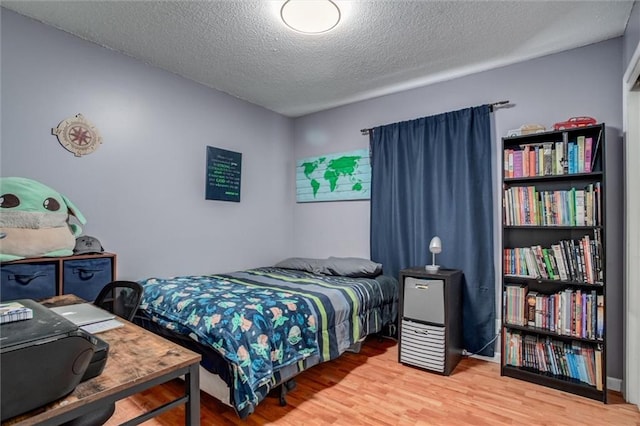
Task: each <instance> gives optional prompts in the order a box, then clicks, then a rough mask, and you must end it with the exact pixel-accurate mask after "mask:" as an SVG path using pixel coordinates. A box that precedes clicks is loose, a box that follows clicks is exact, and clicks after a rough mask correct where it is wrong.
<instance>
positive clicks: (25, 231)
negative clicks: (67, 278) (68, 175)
mask: <svg viewBox="0 0 640 426" xmlns="http://www.w3.org/2000/svg"><path fill="white" fill-rule="evenodd" d="M70 216H75V217H76V219H77V220H78V222H80V223H81V224H82V225H84V224H85V223H86V220H85V218H84V216H83V215H82V213H80V211H79V210H78V208H77V207H76V206H74V205H73V203H72V202H71V201H69V199H67V197H65V196H64V195H62V194H60V193H58V192H57V191H55V190H53V189H51V188H49V187H48V186H46V185H43V184H41V183H40V182H36V181H35V180H32V179H27V178H21V177H2V178H0V261H2V262H6V261H10V260H17V259H24V258H26V257H41V256H47V257H55V256H71V255H72V254H73V248H74V246H75V241H76V236H78V235H80V233H81V232H82V229H81V228H80V226H79V225H76V224H70V223H69V219H70Z"/></svg>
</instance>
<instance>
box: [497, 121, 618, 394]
mask: <svg viewBox="0 0 640 426" xmlns="http://www.w3.org/2000/svg"><path fill="white" fill-rule="evenodd" d="M604 144H605V125H604V124H597V125H593V126H588V127H580V128H575V129H567V130H562V131H550V132H543V133H535V134H530V135H524V136H516V137H506V138H503V139H502V146H503V151H502V152H503V159H504V165H503V174H502V176H503V179H502V182H503V195H502V201H503V219H502V241H503V244H502V307H503V311H502V350H501V358H502V359H501V370H500V371H501V374H502V375H503V376H508V377H513V378H517V379H521V380H526V381H529V382H533V383H537V384H540V385H543V386H548V387H552V388H555V389H559V390H562V391H566V392H570V393H574V394H577V395H581V396H584V397H587V398H591V399H596V400H599V401H602V402H604V403H606V402H607V383H606V377H607V375H606V333H605V330H606V327H605V307H606V271H605V261H604V260H605V244H604V242H605V239H604V238H605V231H606V230H605V226H604V224H605V192H606V186H605V170H604V168H605V167H604V165H605V161H604V151H605V150H604Z"/></svg>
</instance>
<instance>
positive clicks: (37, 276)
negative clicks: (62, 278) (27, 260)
mask: <svg viewBox="0 0 640 426" xmlns="http://www.w3.org/2000/svg"><path fill="white" fill-rule="evenodd" d="M0 270H1V271H2V288H1V291H0V300H2V301H5V300H15V299H43V298H47V297H52V296H55V295H56V281H57V271H56V264H55V263H41V264H33V265H29V264H17V265H2V266H1V267H0Z"/></svg>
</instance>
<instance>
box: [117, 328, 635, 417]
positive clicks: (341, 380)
mask: <svg viewBox="0 0 640 426" xmlns="http://www.w3.org/2000/svg"><path fill="white" fill-rule="evenodd" d="M397 354H398V348H397V344H396V343H395V342H394V341H392V340H383V341H382V342H380V341H378V340H376V339H370V340H368V341H367V342H366V343H365V344H364V345H363V346H362V351H361V352H360V353H359V354H353V353H346V354H344V355H342V356H341V357H340V358H339V359H337V360H334V361H332V362H329V363H324V364H321V365H318V366H316V367H313V368H312V369H311V370H308V371H305V372H303V373H302V374H301V375H299V376H298V377H297V380H296V381H297V388H296V389H295V390H293V391H292V392H291V393H290V394H288V395H287V402H288V405H287V406H286V407H280V406H279V404H278V399H277V398H276V397H268V398H267V399H266V400H265V401H264V402H263V403H261V404H260V405H259V406H258V408H257V409H256V412H255V413H253V414H252V415H251V416H249V418H248V419H246V420H240V419H239V418H238V417H237V415H236V414H235V412H234V411H233V410H232V409H231V408H229V407H227V406H225V405H223V404H221V403H219V402H217V401H216V400H214V399H213V398H212V397H210V396H209V395H207V394H205V393H204V392H201V422H202V425H205V426H208V425H258V424H277V425H296V426H297V425H327V424H335V425H453V424H455V425H514V424H518V425H640V412H639V411H638V408H637V407H636V406H635V405H630V404H626V403H624V401H623V399H622V397H621V395H620V394H619V393H615V392H610V394H609V403H608V404H606V405H605V404H602V403H600V402H597V401H593V400H590V399H586V398H582V397H578V396H574V395H571V394H568V393H564V392H561V391H557V390H554V389H549V388H546V387H542V386H537V385H534V384H531V383H527V382H523V381H521V380H516V379H511V378H507V377H501V376H500V369H499V365H498V364H496V363H491V362H485V361H481V360H477V359H473V358H466V359H463V360H462V362H461V363H460V364H458V366H457V367H456V369H455V371H454V372H453V374H452V375H451V376H448V377H447V376H440V375H437V374H433V373H429V372H425V371H422V370H419V369H415V368H411V367H407V366H404V365H402V364H399V363H398V362H397V356H398V355H397ZM182 386H183V383H182V382H181V381H174V382H170V383H168V384H166V385H164V386H160V387H157V388H155V389H153V390H150V391H147V392H145V393H143V394H140V395H136V396H135V397H132V398H129V399H127V400H124V401H121V402H119V403H118V404H117V407H116V413H115V414H114V416H113V417H112V418H111V419H110V420H109V422H108V423H107V425H109V426H112V425H116V424H119V423H121V422H123V421H125V420H127V419H129V418H131V417H134V416H136V415H138V414H140V413H141V412H142V410H147V409H150V408H153V407H155V406H157V405H159V404H161V403H163V402H166V401H168V400H169V399H171V397H175V396H176V395H178V393H179V392H180V391H181V389H182ZM183 422H184V409H183V408H182V407H181V408H176V409H173V410H172V411H170V412H168V413H165V414H164V415H163V416H160V417H159V418H156V419H153V420H150V421H149V422H147V423H145V425H166V426H174V425H180V424H184V423H183Z"/></svg>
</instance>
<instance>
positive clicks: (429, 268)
mask: <svg viewBox="0 0 640 426" xmlns="http://www.w3.org/2000/svg"><path fill="white" fill-rule="evenodd" d="M424 269H426V270H427V272H431V273H432V274H435V273H436V272H438V270H439V269H440V265H426V266H425V267H424Z"/></svg>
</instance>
